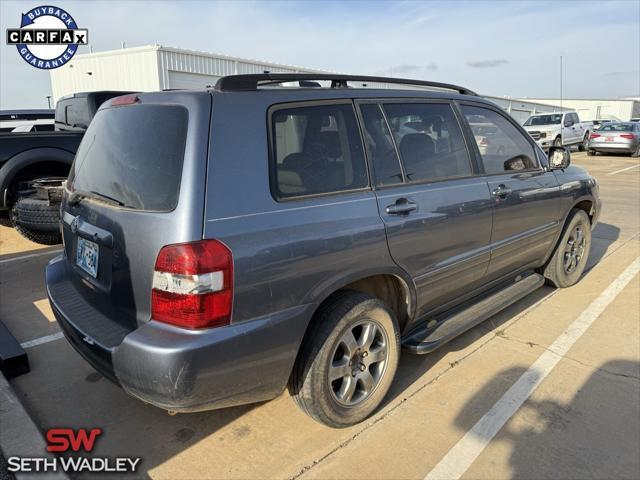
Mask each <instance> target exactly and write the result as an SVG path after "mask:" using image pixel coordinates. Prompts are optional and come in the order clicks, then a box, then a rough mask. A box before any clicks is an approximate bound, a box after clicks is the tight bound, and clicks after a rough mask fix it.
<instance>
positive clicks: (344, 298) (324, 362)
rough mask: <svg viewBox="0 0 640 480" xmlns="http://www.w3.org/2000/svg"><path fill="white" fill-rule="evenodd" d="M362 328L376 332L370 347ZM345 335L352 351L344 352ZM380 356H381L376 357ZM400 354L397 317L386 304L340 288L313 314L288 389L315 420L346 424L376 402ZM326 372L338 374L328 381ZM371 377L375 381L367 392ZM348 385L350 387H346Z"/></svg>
mask: <svg viewBox="0 0 640 480" xmlns="http://www.w3.org/2000/svg"><path fill="white" fill-rule="evenodd" d="M363 324H364V326H362V325H363ZM358 329H360V335H361V336H358ZM365 329H367V331H368V332H371V331H374V332H375V339H372V343H371V344H370V346H369V347H366V343H367V342H366V341H365V337H367V335H366V334H365ZM345 338H349V339H352V340H355V343H352V346H353V348H352V349H351V350H350V351H351V352H354V353H353V355H350V354H348V353H347V352H348V351H349V350H348V349H347V348H346V343H345V342H344V340H345ZM383 342H386V343H383ZM347 343H348V342H347ZM362 345H365V346H362ZM356 347H357V348H356ZM383 350H384V352H383ZM365 352H366V353H365ZM369 353H370V356H369V359H368V360H367V356H368V355H369ZM382 357H384V360H383V361H380V360H378V361H376V359H377V358H382ZM354 358H355V359H356V360H353V359H354ZM399 358H400V333H399V328H398V322H397V320H396V318H395V315H394V313H393V312H392V311H391V310H390V309H389V307H387V305H386V304H385V303H384V302H382V301H381V300H380V299H378V298H375V297H372V296H371V295H367V294H364V293H360V292H355V291H351V290H343V291H339V292H336V293H335V294H334V295H332V296H331V297H330V298H329V299H328V300H327V301H326V302H325V303H324V304H323V305H322V306H321V307H320V308H319V309H318V312H316V315H315V316H314V319H313V324H312V325H311V326H310V329H309V331H308V332H307V334H306V336H305V339H304V341H303V343H302V346H301V348H300V352H299V354H298V358H297V360H296V364H295V366H294V368H293V372H292V374H291V379H290V382H289V392H290V393H291V395H292V396H293V398H294V400H295V401H296V403H297V404H298V406H299V407H300V408H301V409H302V410H303V411H304V412H305V413H307V414H308V415H309V416H311V417H312V418H313V419H315V420H316V421H318V422H321V423H324V424H325V425H328V426H330V427H333V428H344V427H348V426H351V425H354V424H356V423H359V422H361V421H363V420H364V419H366V418H367V417H368V416H369V415H371V413H372V412H373V411H374V410H375V409H376V408H377V407H378V406H379V405H380V403H381V402H382V400H383V398H384V397H385V395H386V394H387V392H388V391H389V387H390V386H391V383H392V382H393V377H394V376H395V373H396V369H397V367H398V360H399ZM370 361H371V363H370V364H369V363H368V362H370ZM340 370H348V372H346V373H344V374H343V373H340ZM330 372H332V373H339V377H337V378H336V379H335V380H333V381H330V379H329V378H330V377H329V374H330ZM351 372H353V373H351ZM365 376H366V381H365V379H364V377H365ZM369 378H370V380H369ZM370 381H373V382H374V383H372V384H371V383H370V391H367V390H368V388H366V384H367V383H369V382H370ZM351 385H354V386H353V388H349V387H350V386H351ZM350 390H351V396H349V391H350ZM339 397H340V398H339ZM341 399H342V401H343V402H341Z"/></svg>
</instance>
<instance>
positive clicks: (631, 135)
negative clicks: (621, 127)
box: [620, 133, 636, 140]
mask: <svg viewBox="0 0 640 480" xmlns="http://www.w3.org/2000/svg"><path fill="white" fill-rule="evenodd" d="M620 136H621V137H622V138H626V139H627V140H633V139H634V138H636V136H635V135H634V134H633V133H621V134H620Z"/></svg>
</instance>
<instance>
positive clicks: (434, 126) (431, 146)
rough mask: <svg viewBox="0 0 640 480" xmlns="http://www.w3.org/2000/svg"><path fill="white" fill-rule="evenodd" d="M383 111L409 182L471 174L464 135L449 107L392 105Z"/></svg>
mask: <svg viewBox="0 0 640 480" xmlns="http://www.w3.org/2000/svg"><path fill="white" fill-rule="evenodd" d="M384 110H385V112H386V114H387V118H388V120H389V124H390V127H391V131H392V133H393V138H394V139H395V141H396V144H397V145H398V150H399V152H400V158H401V159H402V165H403V166H404V172H405V175H406V177H407V180H408V181H422V180H434V179H439V178H448V177H460V176H467V175H470V174H471V164H470V163H469V155H468V153H467V149H466V147H465V143H464V138H463V136H462V131H461V130H460V126H459V125H458V121H457V120H456V117H455V115H454V113H453V110H452V109H451V107H450V106H449V105H447V104H438V103H432V104H429V103H390V104H386V105H384Z"/></svg>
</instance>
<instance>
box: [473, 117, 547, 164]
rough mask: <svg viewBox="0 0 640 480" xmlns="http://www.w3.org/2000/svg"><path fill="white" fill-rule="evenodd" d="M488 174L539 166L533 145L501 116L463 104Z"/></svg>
mask: <svg viewBox="0 0 640 480" xmlns="http://www.w3.org/2000/svg"><path fill="white" fill-rule="evenodd" d="M462 112H463V113H464V116H465V117H466V118H467V120H468V121H469V125H470V126H471V130H472V131H473V136H474V138H475V140H476V144H477V145H478V150H480V156H481V157H482V163H483V165H484V170H485V172H486V173H488V174H493V173H502V172H506V171H512V170H530V169H533V168H536V167H537V166H538V163H537V161H536V160H535V154H534V150H533V146H532V145H531V144H530V143H529V141H528V140H527V138H526V137H525V136H524V135H523V134H522V133H520V131H519V130H517V129H516V127H514V126H513V124H512V123H511V122H509V120H507V119H506V118H505V117H504V116H502V115H501V114H499V113H498V112H495V111H494V110H490V109H488V108H482V107H471V106H468V105H462Z"/></svg>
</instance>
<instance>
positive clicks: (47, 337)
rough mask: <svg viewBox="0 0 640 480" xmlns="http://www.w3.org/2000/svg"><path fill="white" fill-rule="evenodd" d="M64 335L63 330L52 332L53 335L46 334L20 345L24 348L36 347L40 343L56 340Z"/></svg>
mask: <svg viewBox="0 0 640 480" xmlns="http://www.w3.org/2000/svg"><path fill="white" fill-rule="evenodd" d="M62 337H64V335H63V334H62V332H57V333H52V334H51V335H45V336H44V337H40V338H34V339H33V340H29V341H27V342H22V343H21V344H20V346H21V347H22V348H24V349H27V348H31V347H35V346H38V345H42V344H43V343H49V342H53V341H54V340H59V339H61V338H62Z"/></svg>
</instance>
